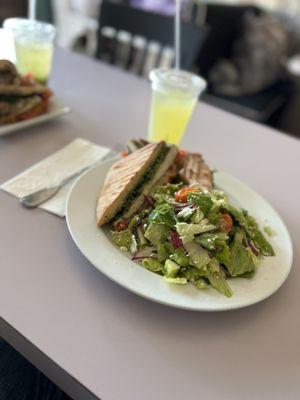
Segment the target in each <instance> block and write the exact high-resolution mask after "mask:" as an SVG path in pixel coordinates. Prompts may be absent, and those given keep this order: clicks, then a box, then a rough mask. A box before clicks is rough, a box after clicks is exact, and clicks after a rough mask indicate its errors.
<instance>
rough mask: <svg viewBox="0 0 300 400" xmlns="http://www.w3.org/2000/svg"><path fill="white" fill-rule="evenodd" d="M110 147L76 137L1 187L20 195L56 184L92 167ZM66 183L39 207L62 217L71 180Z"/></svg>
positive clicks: (17, 195)
mask: <svg viewBox="0 0 300 400" xmlns="http://www.w3.org/2000/svg"><path fill="white" fill-rule="evenodd" d="M109 151H110V149H109V148H107V147H102V146H99V145H96V144H94V143H92V142H89V141H88V140H85V139H82V138H77V139H75V140H73V141H72V142H71V143H70V144H68V145H67V146H65V147H63V148H62V149H61V150H59V151H57V152H56V153H54V154H52V155H51V156H49V157H47V158H45V159H44V160H42V161H40V162H39V163H37V164H35V165H33V166H32V167H30V168H28V169H27V170H25V171H24V172H22V173H21V174H19V175H17V176H15V177H14V178H12V179H10V180H9V181H7V182H5V183H3V184H2V186H1V189H2V190H4V191H6V192H8V193H10V194H12V195H14V196H16V197H18V198H20V197H22V196H26V195H27V194H30V193H33V192H35V191H36V190H40V189H43V188H45V187H51V186H54V185H57V184H59V183H60V182H61V181H63V180H64V179H66V178H68V177H69V176H71V175H73V174H75V173H76V172H79V171H80V170H81V169H83V168H85V167H89V166H92V165H93V164H95V163H97V162H98V161H100V160H101V159H102V158H103V157H105V156H106V155H107V154H108V153H109ZM77 178H78V177H76V178H74V179H73V180H71V181H70V182H68V183H67V184H66V185H65V186H64V187H63V188H62V189H61V190H60V191H59V192H58V193H57V194H56V195H55V196H54V197H52V199H50V200H48V201H47V202H45V203H43V204H42V205H41V206H40V208H42V209H43V210H45V211H48V212H50V213H53V214H56V215H58V216H60V217H64V215H65V209H66V200H67V197H68V194H69V191H70V188H71V186H72V183H73V182H74V180H75V179H77Z"/></svg>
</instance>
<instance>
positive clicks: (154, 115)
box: [149, 68, 206, 144]
mask: <svg viewBox="0 0 300 400" xmlns="http://www.w3.org/2000/svg"><path fill="white" fill-rule="evenodd" d="M150 80H151V82H152V104H151V112H150V122H149V139H150V140H151V141H153V142H155V141H158V140H165V141H166V142H168V143H173V144H178V143H179V142H180V140H181V138H182V136H183V134H184V132H185V129H186V126H187V124H188V122H189V120H190V117H191V115H192V112H193V110H194V108H195V105H196V103H197V101H198V98H199V95H200V93H202V92H203V90H204V89H205V88H206V81H205V80H204V79H202V78H200V77H199V76H197V75H195V74H192V73H189V72H185V71H181V70H176V69H166V68H158V69H155V70H153V71H151V72H150Z"/></svg>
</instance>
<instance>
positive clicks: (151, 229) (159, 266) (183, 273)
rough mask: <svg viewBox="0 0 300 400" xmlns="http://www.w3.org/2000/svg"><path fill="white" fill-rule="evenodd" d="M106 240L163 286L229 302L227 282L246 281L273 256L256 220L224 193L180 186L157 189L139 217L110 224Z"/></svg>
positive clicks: (272, 251) (147, 197)
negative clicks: (214, 294)
mask: <svg viewBox="0 0 300 400" xmlns="http://www.w3.org/2000/svg"><path fill="white" fill-rule="evenodd" d="M111 234H112V240H113V242H114V243H115V244H116V245H117V246H118V247H120V249H121V250H123V251H126V252H130V253H131V255H132V259H133V260H137V261H139V262H140V263H141V265H142V266H143V267H144V268H146V269H148V270H149V271H152V272H154V273H156V274H159V275H161V276H162V277H163V279H165V280H166V281H167V282H170V283H173V284H180V285H185V284H187V283H188V282H190V283H192V284H194V285H195V286H196V287H197V288H199V289H204V288H207V287H209V286H212V287H214V288H215V289H216V290H218V291H219V292H220V293H222V294H223V295H225V296H228V297H230V296H231V295H232V290H231V288H230V286H229V285H228V282H227V278H235V277H242V278H250V277H252V276H253V275H254V274H255V272H256V270H257V268H258V266H259V263H260V260H261V259H262V257H264V256H274V250H273V248H272V246H271V245H270V243H269V242H268V241H267V240H266V238H265V237H264V235H263V233H262V232H261V230H260V229H259V227H258V224H257V222H256V221H255V219H254V218H253V217H252V216H251V215H249V214H248V212H247V211H245V210H243V209H241V208H239V207H237V206H235V205H233V204H232V203H230V202H229V201H228V198H227V196H226V194H225V193H224V192H221V191H219V190H210V191H208V190H203V189H201V188H200V187H199V188H197V187H188V188H184V187H183V185H182V184H167V185H165V186H158V187H157V188H156V189H155V190H154V191H153V193H152V194H151V196H145V201H144V206H143V208H142V210H141V211H140V212H139V213H137V214H136V215H135V216H133V217H132V218H131V219H130V220H129V221H128V220H118V221H116V222H115V223H114V224H113V230H112V232H111Z"/></svg>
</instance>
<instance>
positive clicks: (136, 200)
mask: <svg viewBox="0 0 300 400" xmlns="http://www.w3.org/2000/svg"><path fill="white" fill-rule="evenodd" d="M177 153H178V148H177V146H175V145H167V144H166V143H165V142H164V141H161V142H158V143H150V144H147V145H146V146H144V147H142V148H140V149H139V150H137V151H134V152H133V153H131V154H129V155H128V156H127V157H124V158H123V159H121V160H119V161H117V162H116V163H115V164H114V165H113V166H112V167H111V168H110V170H109V172H108V174H107V176H106V180H105V182H104V185H103V188H102V191H101V193H100V196H99V199H98V203H97V223H98V225H99V226H101V225H104V224H106V223H108V222H110V221H111V220H113V219H117V218H130V217H131V216H132V215H134V213H136V212H137V211H138V210H139V209H140V207H141V206H142V204H143V202H144V197H145V196H147V195H148V194H149V193H150V192H151V190H152V189H153V187H154V186H155V185H156V184H157V183H158V182H159V180H160V179H161V178H162V177H163V176H164V175H165V174H166V172H167V171H168V170H169V168H170V167H171V166H172V164H173V163H174V162H175V158H176V156H177Z"/></svg>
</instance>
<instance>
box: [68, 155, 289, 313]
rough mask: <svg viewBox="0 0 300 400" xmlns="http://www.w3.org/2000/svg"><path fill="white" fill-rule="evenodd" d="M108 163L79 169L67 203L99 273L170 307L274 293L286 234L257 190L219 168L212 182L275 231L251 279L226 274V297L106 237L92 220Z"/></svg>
mask: <svg viewBox="0 0 300 400" xmlns="http://www.w3.org/2000/svg"><path fill="white" fill-rule="evenodd" d="M111 164H112V162H107V163H104V164H101V165H99V166H97V167H95V168H94V169H92V170H89V171H87V172H86V173H85V174H83V175H82V176H81V177H80V178H79V179H78V180H77V182H76V183H75V184H74V186H73V188H72V190H71V192H70V195H69V199H68V204H67V224H68V228H69V231H70V233H71V236H72V238H73V240H74V242H75V243H76V245H77V247H78V248H79V250H80V251H81V252H82V254H83V255H84V256H85V257H86V258H87V259H88V260H89V261H90V262H91V263H92V264H93V265H94V266H95V267H96V268H97V269H98V270H99V271H101V272H102V273H103V274H105V275H106V276H107V277H109V278H110V279H112V280H113V281H115V282H117V283H118V284H120V285H121V286H123V287H125V288H126V289H128V290H130V291H132V292H134V293H136V294H138V295H140V296H143V297H145V298H147V299H150V300H153V301H156V302H159V303H163V304H166V305H169V306H173V307H178V308H183V309H188V310H198V311H221V310H230V309H236V308H241V307H245V306H249V305H251V304H255V303H257V302H259V301H261V300H264V299H265V298H267V297H269V296H270V295H271V294H272V293H274V292H275V291H276V290H277V289H278V288H279V287H280V286H281V285H282V284H283V282H284V281H285V280H286V278H287V276H288V274H289V272H290V269H291V265H292V257H293V251H292V244H291V239H290V236H289V233H288V231H287V229H286V227H285V225H284V223H283V221H282V220H281V218H280V217H279V215H278V214H277V213H276V211H275V210H274V209H273V208H272V207H271V206H270V205H269V204H268V202H267V201H266V200H264V199H263V198H262V197H261V196H260V195H258V194H257V193H255V192H254V191H253V190H252V189H250V188H249V187H247V186H246V185H245V184H244V183H242V182H240V181H238V180H237V179H235V178H234V177H232V176H231V175H229V174H227V173H225V172H221V171H218V172H216V173H215V183H216V185H217V186H218V187H220V188H221V189H223V190H224V191H225V192H226V193H228V194H229V195H230V197H231V200H232V201H233V202H234V203H236V204H238V205H242V206H243V208H245V209H246V210H248V211H249V212H250V213H251V214H252V215H253V216H254V217H255V218H256V219H257V221H258V223H259V224H260V226H261V227H263V226H265V225H268V226H270V227H271V228H272V230H273V231H274V232H275V235H274V237H272V238H271V239H270V242H271V244H272V246H273V247H274V250H275V252H276V256H275V257H267V258H265V259H263V261H262V262H261V264H260V266H259V268H258V271H257V273H256V275H255V276H254V277H253V278H251V279H241V278H236V279H229V280H228V283H229V285H230V287H231V288H232V290H233V292H234V294H233V296H232V297H231V298H227V297H225V296H223V295H221V294H219V293H218V292H217V291H216V290H215V289H212V288H209V289H205V290H199V289H196V288H195V287H193V286H192V285H190V284H188V285H184V286H182V285H174V284H169V283H167V282H165V281H164V280H163V279H162V278H161V277H160V276H158V275H156V274H154V273H152V272H149V271H147V270H145V269H144V268H142V267H141V266H139V265H138V264H137V263H135V262H133V261H132V260H131V259H130V258H129V257H128V256H126V254H125V253H122V252H121V251H120V250H119V249H118V248H117V247H115V246H114V245H113V244H112V243H111V241H110V240H109V236H108V234H107V233H108V232H107V230H105V229H100V228H98V227H97V225H96V216H95V214H96V211H95V210H96V202H97V198H98V194H99V190H100V188H101V186H102V184H103V182H104V179H105V176H106V174H107V171H108V169H109V167H110V166H111Z"/></svg>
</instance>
